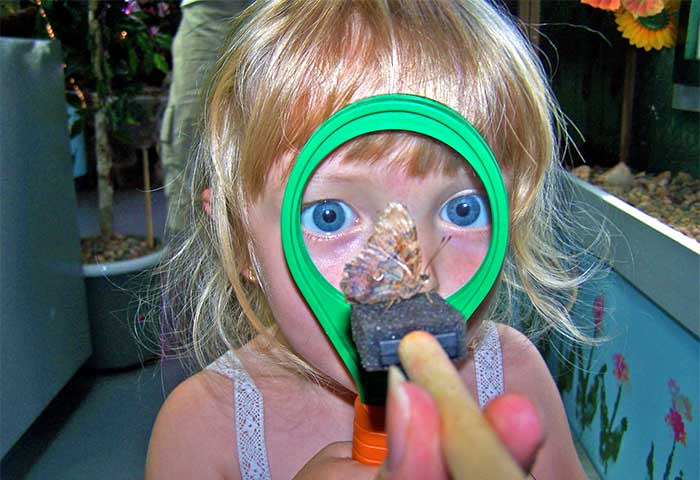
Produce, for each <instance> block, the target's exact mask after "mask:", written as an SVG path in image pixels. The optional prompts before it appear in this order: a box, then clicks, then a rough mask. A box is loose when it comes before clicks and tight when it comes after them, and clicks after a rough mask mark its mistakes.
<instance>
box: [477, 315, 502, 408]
mask: <svg viewBox="0 0 700 480" xmlns="http://www.w3.org/2000/svg"><path fill="white" fill-rule="evenodd" d="M486 328H487V330H486V334H485V335H484V338H483V340H482V342H481V345H479V348H478V349H477V350H476V351H475V352H474V367H475V368H476V390H477V392H478V394H479V407H480V408H482V409H483V408H484V407H485V406H486V404H488V403H489V402H490V401H491V400H493V399H494V398H496V397H497V396H499V395H502V394H503V392H504V391H505V387H504V384H503V356H502V355H501V340H500V338H499V337H498V329H497V328H496V324H495V323H493V322H489V325H488V326H487V327H486Z"/></svg>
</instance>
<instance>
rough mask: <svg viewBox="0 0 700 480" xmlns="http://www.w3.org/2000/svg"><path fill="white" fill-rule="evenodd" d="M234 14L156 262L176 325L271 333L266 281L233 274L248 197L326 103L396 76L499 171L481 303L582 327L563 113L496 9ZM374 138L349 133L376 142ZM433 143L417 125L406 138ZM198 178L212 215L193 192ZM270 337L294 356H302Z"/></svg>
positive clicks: (347, 7) (218, 334)
mask: <svg viewBox="0 0 700 480" xmlns="http://www.w3.org/2000/svg"><path fill="white" fill-rule="evenodd" d="M232 29H233V35H232V36H231V39H230V41H229V42H228V43H227V45H226V48H225V49H224V50H223V53H222V56H221V59H220V60H219V62H218V64H217V65H216V68H215V70H214V73H213V75H212V79H211V83H210V87H209V89H208V92H207V94H206V101H205V104H204V108H203V126H202V135H201V142H200V145H199V149H198V152H197V155H196V158H195V161H194V171H193V172H194V173H193V181H192V185H191V188H192V192H193V202H192V212H191V214H192V222H191V224H192V227H191V228H192V230H191V231H190V232H188V234H187V236H186V239H184V240H183V242H182V243H181V244H180V245H179V246H178V247H177V249H176V250H175V251H174V252H173V255H172V258H171V259H170V261H169V263H168V264H167V265H165V268H166V271H168V275H169V280H168V281H167V282H166V285H168V286H169V290H170V291H169V292H166V295H168V294H170V295H171V297H172V298H174V300H172V304H174V305H175V306H176V308H177V310H178V312H179V313H177V314H176V315H175V317H174V318H175V320H176V321H175V323H176V330H177V332H179V333H180V334H182V335H183V336H184V337H185V339H186V341H187V343H188V344H190V345H194V350H195V352H196V355H197V358H198V360H199V362H200V363H201V364H206V363H207V362H209V361H210V360H211V359H213V358H214V357H215V356H217V355H219V354H221V353H222V351H223V350H225V349H231V348H235V347H236V346H238V345H241V344H242V343H243V342H246V341H247V340H249V339H251V338H252V337H253V336H255V335H256V334H261V335H264V336H266V337H267V338H268V339H269V340H270V342H271V344H273V345H276V346H278V347H279V346H281V345H279V344H278V342H277V341H276V340H275V333H276V329H275V323H274V319H273V318H272V316H271V313H270V310H269V307H268V306H267V302H266V299H265V296H264V294H263V292H262V290H261V289H260V288H259V287H258V285H257V284H255V283H254V282H249V281H245V279H244V278H243V276H242V275H241V272H244V271H246V268H248V267H250V266H254V265H255V259H254V258H251V253H252V252H251V249H250V238H249V235H248V232H249V225H248V223H249V222H250V221H251V219H249V218H247V217H246V214H245V212H246V208H247V205H249V204H250V202H252V201H254V200H255V199H256V198H258V196H259V195H260V193H261V191H262V189H263V187H264V186H265V182H266V181H267V180H268V178H269V176H270V174H271V172H272V171H273V169H275V168H279V167H282V168H284V167H285V166H284V165H280V162H281V159H283V158H290V157H293V155H294V154H295V153H296V152H298V151H299V150H300V149H301V147H302V146H303V145H304V143H305V142H306V141H307V139H308V138H309V136H310V135H311V133H312V132H313V131H314V130H315V129H316V128H317V127H318V126H319V125H320V124H321V123H322V122H323V121H324V120H325V119H326V118H328V117H329V116H330V115H331V114H332V113H334V112H335V111H337V110H339V109H340V108H342V107H343V106H345V105H347V104H349V103H351V102H352V101H355V100H358V99H360V98H363V97H367V96H370V95H373V94H379V93H394V92H403V93H413V94H417V95H422V96H426V97H430V98H433V99H435V100H437V101H439V102H442V103H445V104H447V105H448V106H450V107H452V108H453V109H455V110H457V111H458V112H460V113H461V114H462V115H463V116H464V117H465V118H466V119H468V120H469V121H470V122H471V123H472V124H473V125H474V126H475V127H476V128H477V129H478V130H479V132H481V134H482V135H483V136H484V138H485V139H486V140H487V142H488V143H489V145H490V146H491V148H492V150H493V151H494V154H495V155H496V158H497V159H498V161H499V163H500V165H501V166H502V168H503V170H504V171H506V172H508V174H509V175H510V178H511V188H510V190H509V197H510V198H509V200H510V206H511V219H510V220H511V231H510V247H509V248H510V251H509V256H508V259H507V262H506V266H505V267H504V273H503V279H502V281H501V282H500V285H499V292H498V295H497V301H496V302H494V304H495V307H494V308H492V309H491V315H492V316H499V317H500V318H504V317H509V316H512V315H511V313H512V312H511V308H510V305H511V304H512V303H513V302H512V301H511V300H512V299H513V298H514V297H516V296H518V295H520V294H522V293H524V294H526V295H527V297H528V298H529V305H532V308H533V309H534V311H536V312H537V313H538V315H537V316H538V317H540V318H542V322H541V323H539V324H538V325H537V326H536V327H535V326H533V329H532V333H535V332H540V333H541V332H545V331H547V330H550V329H552V328H553V329H556V330H557V331H559V332H561V333H563V334H564V335H566V336H568V337H570V338H574V339H578V340H586V336H585V335H584V334H583V333H582V332H581V331H580V330H579V329H578V328H577V327H576V326H575V325H574V324H573V323H572V322H571V320H570V318H569V315H568V312H567V308H566V306H567V303H568V301H569V299H570V298H571V296H572V294H573V292H574V291H575V289H576V287H577V286H578V285H579V284H580V283H581V282H582V281H583V280H584V279H585V277H586V275H587V274H588V273H587V272H583V273H582V272H580V271H573V270H572V268H573V265H574V264H575V263H576V262H575V261H572V255H571V251H567V250H570V249H567V248H562V245H563V246H564V247H566V244H563V243H562V240H561V239H562V238H565V237H564V236H563V235H562V234H563V233H565V231H568V229H569V228H570V227H571V226H570V225H568V224H567V223H566V222H565V221H564V220H562V219H561V218H560V213H561V211H560V205H561V204H560V202H559V201H558V200H559V199H558V195H559V194H558V192H559V187H558V172H559V171H560V166H559V160H558V158H559V157H558V150H559V137H560V134H561V131H562V125H563V119H562V115H561V113H560V112H559V110H558V107H557V105H556V102H555V100H554V98H553V95H552V93H551V92H550V89H549V87H548V82H547V79H546V76H545V74H544V72H543V70H542V67H541V65H540V63H539V61H538V60H537V58H536V53H535V52H534V51H533V50H532V48H531V46H530V44H529V43H528V42H527V40H525V39H524V37H523V35H522V34H521V32H520V31H519V29H518V28H517V26H516V25H515V24H514V23H513V22H512V20H511V19H510V18H509V16H508V14H507V13H505V12H503V11H500V10H499V9H498V8H497V7H494V6H492V5H490V4H488V3H486V2H481V1H471V0H464V1H457V0H455V1H449V0H432V1H416V0H403V1H402V0H355V1H352V0H350V1H340V0H306V1H272V2H256V3H255V4H253V5H252V6H251V7H249V8H248V9H247V10H245V11H244V12H243V13H242V14H241V16H240V17H239V18H238V19H237V20H236V22H235V24H234V25H233V26H232ZM386 139H387V136H386V135H385V136H383V137H382V136H373V137H372V138H369V139H366V140H363V141H362V142H360V143H358V146H356V147H355V146H353V148H358V149H364V150H367V151H371V152H373V154H374V155H376V154H377V152H378V151H381V149H382V148H385V147H378V146H377V145H378V144H379V143H381V141H382V140H386ZM397 141H398V140H397ZM401 141H405V138H404V140H401ZM429 143H430V142H424V141H422V140H420V139H415V138H413V139H411V140H410V141H409V142H408V144H407V145H408V146H407V147H406V148H413V147H416V148H432V147H430V146H429ZM426 145H428V147H426ZM378 149H379V150H378ZM425 168H426V167H425V166H424V167H422V168H421V167H416V168H415V170H416V171H417V172H418V173H420V170H424V169H425ZM206 187H209V188H211V193H212V197H211V206H212V215H211V217H209V216H207V215H206V214H205V213H204V212H203V211H202V208H201V204H200V203H199V201H198V197H199V194H200V192H201V191H202V190H203V189H204V188H206ZM182 279H185V280H184V285H183V280H182ZM281 351H284V352H285V354H284V357H285V358H286V359H287V360H289V364H290V365H295V366H296V367H295V368H298V370H299V371H306V370H308V369H309V368H310V367H309V366H308V365H306V364H305V363H304V361H303V359H300V358H298V357H297V356H296V355H295V354H294V352H292V351H291V350H290V349H289V348H282V349H281Z"/></svg>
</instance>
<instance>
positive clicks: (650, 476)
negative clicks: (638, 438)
mask: <svg viewBox="0 0 700 480" xmlns="http://www.w3.org/2000/svg"><path fill="white" fill-rule="evenodd" d="M647 480H654V442H651V448H650V449H649V455H647Z"/></svg>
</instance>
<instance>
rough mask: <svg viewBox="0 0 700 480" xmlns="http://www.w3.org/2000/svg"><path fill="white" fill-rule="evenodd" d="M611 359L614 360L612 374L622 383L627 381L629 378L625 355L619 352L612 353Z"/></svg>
mask: <svg viewBox="0 0 700 480" xmlns="http://www.w3.org/2000/svg"><path fill="white" fill-rule="evenodd" d="M613 361H614V362H615V369H614V370H613V375H615V378H617V379H618V380H619V381H621V382H622V383H625V382H627V381H629V379H630V369H629V367H628V366H627V362H626V361H625V357H623V356H622V354H621V353H616V354H615V355H613Z"/></svg>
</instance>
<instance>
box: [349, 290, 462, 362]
mask: <svg viewBox="0 0 700 480" xmlns="http://www.w3.org/2000/svg"><path fill="white" fill-rule="evenodd" d="M350 323H351V329H352V337H353V340H354V341H355V345H356V347H357V353H358V354H359V356H360V361H361V363H362V366H363V368H364V369H365V370H367V371H368V372H373V371H378V370H387V369H388V368H389V366H391V365H398V364H399V358H398V353H397V350H398V345H399V342H400V341H401V339H402V338H403V336H404V335H406V334H407V333H410V332H412V331H414V330H423V331H426V332H429V333H431V334H432V335H434V336H435V337H436V338H437V339H438V341H440V344H441V345H442V347H443V348H444V349H445V351H446V352H447V354H448V355H449V356H450V358H451V359H452V360H464V359H466V358H467V332H466V330H467V325H466V321H465V320H464V317H463V316H462V314H461V313H460V312H459V311H457V310H456V309H455V308H454V307H452V306H451V305H450V304H449V303H447V302H446V301H445V300H444V299H443V298H442V297H440V296H439V295H438V294H437V293H431V294H419V295H416V296H415V297H412V298H410V299H408V300H402V301H399V302H394V304H393V305H391V306H389V303H388V302H383V303H375V304H370V305H366V304H360V303H358V304H353V305H352V313H351V316H350Z"/></svg>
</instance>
